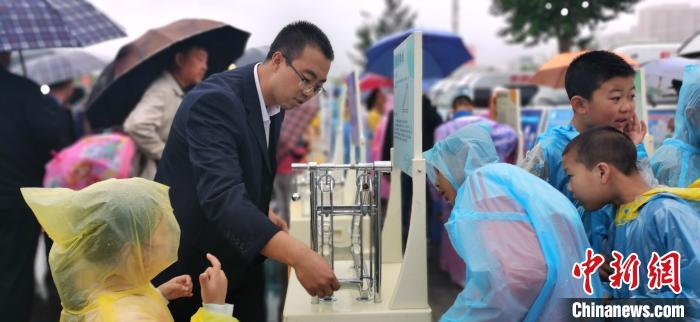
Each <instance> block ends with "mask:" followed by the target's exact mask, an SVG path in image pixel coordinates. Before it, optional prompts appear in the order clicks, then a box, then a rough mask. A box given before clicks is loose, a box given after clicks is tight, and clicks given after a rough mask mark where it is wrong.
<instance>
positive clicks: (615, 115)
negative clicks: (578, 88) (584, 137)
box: [572, 76, 634, 132]
mask: <svg viewBox="0 0 700 322" xmlns="http://www.w3.org/2000/svg"><path fill="white" fill-rule="evenodd" d="M576 100H580V101H579V102H575V101H576ZM572 105H573V107H574V110H575V111H576V112H577V114H580V115H581V116H583V119H584V124H585V126H586V127H587V128H592V127H596V126H603V125H610V126H612V127H615V128H616V129H618V130H619V131H621V132H623V131H625V128H626V127H627V126H629V125H631V124H632V122H633V117H634V77H633V76H630V77H614V78H611V79H609V80H607V81H605V82H603V83H602V84H601V85H600V87H598V89H596V90H595V91H594V92H593V94H592V95H591V99H590V100H588V99H585V98H582V97H580V96H575V97H574V98H572Z"/></svg>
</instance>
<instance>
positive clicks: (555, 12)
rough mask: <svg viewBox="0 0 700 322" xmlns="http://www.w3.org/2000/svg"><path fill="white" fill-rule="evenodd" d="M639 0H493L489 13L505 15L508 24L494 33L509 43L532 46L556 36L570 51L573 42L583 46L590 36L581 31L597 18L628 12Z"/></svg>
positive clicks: (597, 21) (593, 25) (603, 19)
mask: <svg viewBox="0 0 700 322" xmlns="http://www.w3.org/2000/svg"><path fill="white" fill-rule="evenodd" d="M637 2H639V0H493V3H492V4H491V13H492V14H493V15H496V16H505V18H506V22H507V23H508V26H507V27H505V28H503V29H501V30H500V31H499V32H498V35H499V36H501V37H508V39H507V40H508V42H509V43H519V44H524V45H526V46H534V45H537V44H539V43H540V42H544V41H547V40H549V39H551V38H555V39H556V40H557V44H558V46H559V52H560V53H561V52H567V51H571V49H572V46H573V45H577V46H578V47H579V48H581V49H583V48H585V47H587V46H588V45H589V44H590V41H591V39H592V37H591V36H589V37H582V36H581V31H582V30H583V29H584V28H588V29H589V30H591V32H594V31H595V28H596V27H597V26H598V24H600V23H601V22H607V21H609V20H612V19H614V18H615V17H617V15H618V14H619V13H629V12H631V11H632V7H633V6H634V5H635V4H637Z"/></svg>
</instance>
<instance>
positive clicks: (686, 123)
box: [651, 66, 700, 187]
mask: <svg viewBox="0 0 700 322" xmlns="http://www.w3.org/2000/svg"><path fill="white" fill-rule="evenodd" d="M675 124H676V128H675V131H674V132H673V138H670V139H666V140H665V141H664V144H663V145H662V146H661V147H659V149H658V150H657V151H656V152H655V153H654V155H653V156H652V158H651V169H652V170H653V171H654V176H656V178H657V179H658V180H659V183H660V184H663V185H667V186H671V187H687V186H688V185H690V184H691V183H692V182H693V181H695V180H697V179H698V178H700V133H699V132H700V68H698V66H687V67H686V68H685V73H684V75H683V86H682V87H681V92H680V95H679V98H678V106H677V107H676V116H675Z"/></svg>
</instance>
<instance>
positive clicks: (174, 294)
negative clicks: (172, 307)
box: [158, 275, 192, 301]
mask: <svg viewBox="0 0 700 322" xmlns="http://www.w3.org/2000/svg"><path fill="white" fill-rule="evenodd" d="M158 290H159V291H160V294H163V297H165V298H166V299H167V300H168V301H172V300H175V299H179V298H181V297H191V296H192V278H191V277H190V276H189V275H180V276H177V277H173V278H172V279H171V280H169V281H167V282H165V283H163V284H161V285H160V286H158Z"/></svg>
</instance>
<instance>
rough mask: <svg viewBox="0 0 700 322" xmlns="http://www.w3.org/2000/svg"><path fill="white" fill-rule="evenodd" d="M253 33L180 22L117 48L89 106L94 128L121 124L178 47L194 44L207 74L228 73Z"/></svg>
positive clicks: (208, 23)
mask: <svg viewBox="0 0 700 322" xmlns="http://www.w3.org/2000/svg"><path fill="white" fill-rule="evenodd" d="M249 36H250V34H249V33H248V32H246V31H243V30H240V29H237V28H234V27H233V26H231V25H228V24H225V23H223V22H218V21H214V20H206V19H182V20H178V21H175V22H173V23H170V24H168V25H165V26H163V27H160V28H156V29H151V30H149V31H147V32H146V33H145V34H143V35H142V36H141V37H139V38H137V39H136V40H134V41H132V42H131V43H128V44H126V45H124V46H123V47H122V48H120V49H119V52H118V53H117V57H116V58H115V59H114V61H112V62H111V63H110V64H109V65H107V67H106V68H105V69H104V70H103V71H102V74H101V75H100V77H99V78H98V79H97V82H96V83H95V86H94V88H93V91H92V93H91V95H90V97H89V99H88V102H87V105H86V106H87V117H88V120H89V121H90V124H91V125H92V127H93V129H103V128H108V127H112V126H118V125H121V124H122V123H123V122H124V120H125V119H126V117H127V116H128V115H129V113H130V112H131V110H132V109H133V108H134V106H136V104H137V103H138V102H139V100H140V99H141V96H142V95H143V93H144V92H145V91H146V89H147V88H148V86H149V85H150V84H151V82H153V80H155V79H156V78H157V77H158V76H160V75H161V73H162V72H163V71H165V70H166V68H167V66H168V64H169V63H170V62H171V61H172V59H173V57H174V54H175V53H174V52H173V50H172V48H173V46H174V45H175V44H178V43H180V42H183V41H191V42H193V43H195V44H197V45H201V46H203V47H204V48H205V49H206V50H207V52H208V54H209V61H208V70H207V75H211V74H213V73H218V72H221V71H224V70H226V68H227V67H228V66H229V64H230V63H231V62H232V61H233V60H234V59H236V58H237V57H239V56H240V55H241V54H242V53H243V49H244V48H245V45H246V42H247V41H248V37H249Z"/></svg>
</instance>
